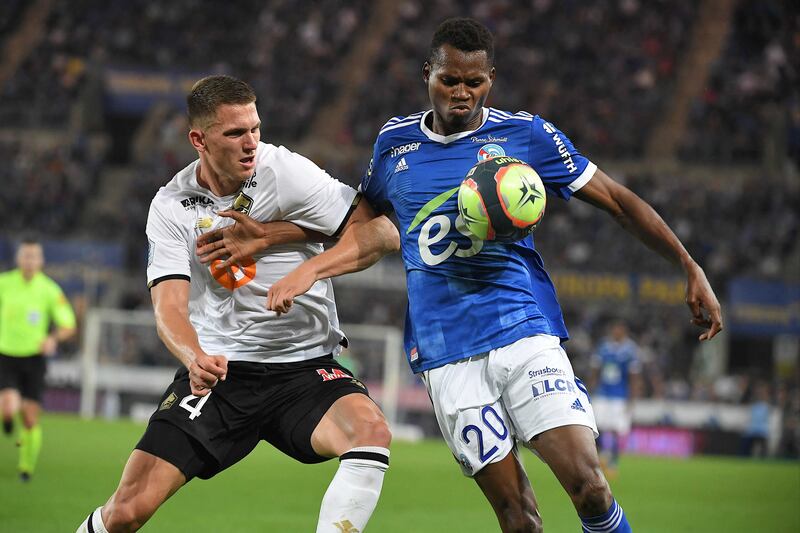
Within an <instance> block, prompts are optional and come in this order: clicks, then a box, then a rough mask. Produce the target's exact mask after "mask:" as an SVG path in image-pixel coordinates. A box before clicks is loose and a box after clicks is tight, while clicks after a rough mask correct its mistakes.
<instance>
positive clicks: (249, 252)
mask: <svg viewBox="0 0 800 533" xmlns="http://www.w3.org/2000/svg"><path fill="white" fill-rule="evenodd" d="M217 215H219V216H221V217H227V218H232V219H233V220H234V223H233V225H231V226H227V227H225V228H220V229H216V230H214V231H209V232H208V233H204V234H202V235H200V236H199V237H198V238H197V249H196V253H197V255H198V256H199V257H200V262H201V263H210V262H211V261H214V260H216V259H223V258H224V261H223V262H222V263H220V264H218V265H217V268H220V269H222V268H226V267H229V266H231V265H233V264H235V263H238V262H241V261H242V260H243V259H245V258H247V257H252V256H253V255H254V254H256V253H258V252H263V251H264V250H266V249H267V248H269V247H270V246H276V245H278V244H288V243H291V242H326V241H330V240H331V238H330V237H328V236H327V235H324V234H322V233H319V232H317V231H313V230H310V229H306V228H301V227H300V226H298V225H296V224H292V223H291V222H285V221H282V220H278V221H273V222H258V221H256V220H253V219H252V218H251V217H249V216H247V215H245V214H244V213H240V212H239V211H234V210H232V209H229V210H226V211H220V212H219V213H217Z"/></svg>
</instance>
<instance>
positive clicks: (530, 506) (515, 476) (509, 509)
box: [474, 449, 539, 519]
mask: <svg viewBox="0 0 800 533" xmlns="http://www.w3.org/2000/svg"><path fill="white" fill-rule="evenodd" d="M474 479H475V482H476V483H477V484H478V487H480V489H481V491H482V492H483V494H484V495H485V496H486V499H487V500H488V501H489V503H490V504H491V505H492V508H493V509H494V510H495V512H496V513H497V515H498V517H500V518H501V519H502V517H503V515H504V514H513V513H520V512H522V513H527V514H530V515H532V516H538V515H539V512H538V510H537V503H536V498H535V497H534V494H533V489H532V488H531V484H530V481H529V480H528V475H527V474H526V473H525V469H524V468H523V466H522V463H520V461H519V457H518V455H517V452H516V449H515V450H514V451H513V452H512V453H509V454H508V455H506V456H505V457H504V458H503V459H501V460H500V461H497V462H495V463H490V464H488V465H486V466H485V467H484V468H482V469H481V470H480V471H479V472H478V473H476V474H475V476H474Z"/></svg>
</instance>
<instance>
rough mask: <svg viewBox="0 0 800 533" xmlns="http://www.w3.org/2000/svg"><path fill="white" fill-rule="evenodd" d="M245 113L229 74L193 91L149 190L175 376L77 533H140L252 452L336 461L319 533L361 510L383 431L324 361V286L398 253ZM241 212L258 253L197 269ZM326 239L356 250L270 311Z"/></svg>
mask: <svg viewBox="0 0 800 533" xmlns="http://www.w3.org/2000/svg"><path fill="white" fill-rule="evenodd" d="M255 100H256V96H255V94H254V93H253V90H252V89H251V88H250V87H249V86H248V85H247V84H246V83H244V82H242V81H240V80H237V79H235V78H232V77H229V76H211V77H208V78H204V79H202V80H200V81H199V82H197V83H196V84H195V86H194V87H193V88H192V91H191V93H190V94H189V96H188V109H189V121H190V127H191V131H190V132H189V140H190V141H191V143H192V145H193V146H194V147H195V148H196V149H197V152H198V154H199V159H198V160H197V161H195V162H193V163H191V164H190V165H189V166H188V167H186V168H185V169H184V170H182V171H180V172H179V173H178V174H176V175H175V177H174V178H173V179H172V180H171V181H170V182H169V183H168V184H167V185H166V186H164V187H162V188H161V189H160V190H159V192H158V193H157V194H156V197H155V198H154V200H153V202H152V204H151V207H150V213H149V216H148V221H147V236H148V240H149V244H150V253H149V257H148V266H147V278H148V287H149V288H150V291H151V296H152V299H153V307H154V310H155V316H156V323H157V328H158V332H159V335H160V337H161V339H162V340H163V342H164V344H165V345H166V346H167V347H168V348H169V350H170V351H171V352H172V353H173V355H175V357H177V358H178V359H179V360H180V361H181V363H182V364H183V366H184V367H183V368H181V369H180V370H179V371H178V372H177V373H176V374H175V380H174V382H173V383H172V384H171V385H170V386H169V387H168V388H167V390H166V392H165V393H164V395H163V397H162V400H161V403H160V404H159V407H158V409H157V410H156V412H155V413H154V414H153V415H152V417H151V419H150V422H149V424H148V427H147V429H146V431H145V434H144V436H143V437H142V439H141V440H140V441H139V443H138V444H137V445H136V449H135V450H134V451H133V452H132V454H131V456H130V458H129V460H128V463H127V465H126V466H125V469H124V471H123V473H122V479H121V481H120V483H119V486H118V487H117V490H116V491H115V492H114V494H113V495H112V496H111V498H110V499H109V500H108V501H107V502H106V504H105V505H103V506H102V507H100V508H98V509H96V510H95V511H94V512H93V513H91V514H90V515H89V517H88V518H87V519H86V520H85V521H84V522H83V523H82V524H81V526H80V527H79V529H78V531H79V532H93V533H101V532H110V533H115V532H120V531H135V530H137V529H139V528H140V527H141V526H142V525H143V524H144V523H145V522H146V521H147V520H148V519H149V518H150V517H151V516H152V515H153V513H154V512H155V511H156V510H157V509H158V507H159V506H160V505H161V504H162V503H164V501H166V500H167V499H168V498H169V497H170V496H171V495H172V494H174V493H175V492H176V491H177V490H178V489H179V488H180V487H181V486H183V485H184V484H185V483H187V482H188V481H189V480H191V479H192V478H193V477H199V478H202V479H208V478H210V477H212V476H214V475H215V474H216V473H218V472H220V471H222V470H224V469H225V468H227V467H229V466H231V465H233V464H234V463H236V462H237V461H239V460H241V459H242V458H243V457H245V456H246V455H247V454H248V453H249V452H250V451H251V450H252V449H253V448H254V447H255V446H256V444H258V442H259V441H260V440H265V441H267V442H269V443H270V444H272V445H273V446H275V447H276V448H278V449H279V450H281V451H282V452H284V453H286V454H287V455H289V456H291V457H293V458H295V459H297V460H298V461H301V462H304V463H317V462H322V461H325V460H327V459H329V458H332V457H339V460H340V463H339V469H338V471H337V473H336V475H335V476H334V478H333V481H332V482H331V484H330V486H329V488H328V490H327V492H326V494H325V496H324V497H323V501H322V506H321V510H320V516H319V521H318V525H317V531H318V532H328V531H330V532H339V531H363V530H364V528H365V526H366V524H367V521H368V520H369V517H370V515H371V514H372V511H373V510H374V509H375V506H376V504H377V501H378V497H379V495H380V491H381V486H382V483H383V476H384V472H385V471H386V469H387V468H388V465H389V450H388V447H389V443H390V440H391V434H390V432H389V428H388V426H387V424H386V420H385V419H384V417H383V414H382V413H381V412H380V410H379V409H378V407H377V406H376V405H375V403H374V402H373V401H372V400H371V399H370V398H369V396H368V395H367V391H366V389H365V387H364V385H363V384H362V383H361V382H360V381H359V380H358V379H356V378H355V377H354V376H353V375H352V374H351V373H350V372H349V371H348V370H347V369H345V368H344V367H342V366H340V365H339V364H338V363H337V362H336V360H335V359H334V357H335V356H336V355H337V354H338V353H339V351H340V350H341V347H342V346H344V345H346V344H347V339H346V337H345V335H344V333H343V332H342V331H341V329H340V328H339V322H338V318H337V315H336V306H335V303H334V298H333V289H332V285H331V283H330V280H328V279H324V278H327V277H328V275H329V272H327V271H326V269H327V268H329V265H330V264H331V263H330V261H331V260H333V261H334V262H336V261H339V262H345V263H348V262H355V263H358V264H359V265H361V267H362V268H365V267H366V266H369V264H371V263H370V261H371V262H374V261H377V259H379V258H380V257H381V256H383V255H385V254H386V253H389V252H392V251H395V250H397V249H398V248H399V236H398V234H397V230H396V229H395V227H394V225H393V224H392V223H391V222H390V221H389V220H388V219H386V218H385V217H375V214H374V212H373V211H372V210H371V208H370V207H369V206H368V204H367V202H359V198H360V197H359V195H358V194H357V193H356V191H355V190H353V189H352V188H350V187H348V186H346V185H344V184H342V183H340V182H338V181H336V180H334V179H333V178H331V177H330V176H329V175H328V174H326V173H325V172H324V171H323V170H321V169H320V168H319V167H317V166H316V165H315V164H314V163H312V162H311V161H309V160H308V159H306V158H304V157H302V156H300V155H298V154H295V153H292V152H291V151H289V150H287V149H286V148H283V147H276V146H273V145H269V144H264V143H261V142H260V141H259V139H260V134H259V128H260V120H259V116H258V112H257V110H256V106H255ZM220 213H221V214H220ZM241 214H246V215H249V216H250V217H252V218H253V219H254V220H256V221H259V222H269V221H275V222H273V223H271V224H266V225H263V226H261V227H263V228H268V229H269V232H268V233H267V234H266V236H265V239H263V240H262V242H261V244H262V245H263V246H268V249H266V250H263V249H262V250H261V251H259V252H258V253H256V254H254V255H252V256H249V257H247V258H245V259H244V260H241V261H239V262H237V263H232V262H230V261H228V262H226V261H224V259H222V258H219V259H214V260H211V261H207V264H206V263H203V262H201V258H200V257H199V256H198V255H197V254H196V248H197V238H198V237H199V236H200V235H202V234H204V233H208V232H214V231H215V230H217V229H219V228H221V227H224V226H227V225H230V224H232V223H233V222H234V220H238V219H240V215H241ZM337 236H340V243H345V242H349V243H351V244H352V243H353V242H357V243H358V244H359V246H358V248H361V250H362V251H361V252H360V253H358V255H357V256H356V255H355V253H354V250H355V247H353V246H342V247H341V248H339V245H335V246H334V247H333V248H331V250H334V252H333V253H329V254H326V255H325V256H324V257H322V258H321V259H322V261H317V262H316V263H315V261H314V260H313V259H311V261H309V262H308V263H307V264H311V265H312V266H314V265H316V267H317V272H315V274H314V275H315V276H316V277H317V278H318V279H320V280H323V281H317V282H314V283H313V284H312V287H311V289H310V290H309V291H308V293H307V294H305V295H303V296H300V297H297V298H295V299H294V304H295V305H293V306H292V308H291V309H282V310H281V311H285V312H275V311H273V310H268V307H267V304H268V292H269V290H270V286H271V285H272V283H274V282H275V281H277V280H278V279H281V278H282V277H283V276H285V275H286V274H288V273H289V272H291V271H292V270H294V269H295V267H297V266H298V265H300V264H302V263H303V262H304V261H305V260H306V259H309V258H314V257H315V256H317V255H318V254H320V253H321V252H322V250H323V248H322V245H321V244H318V243H319V241H320V240H322V239H323V238H330V237H334V238H335V237H337ZM300 241H309V242H300ZM212 246H213V243H212ZM337 248H339V249H341V250H344V253H341V254H338V255H337V253H336V251H335V250H336V249H337ZM348 250H350V251H349V252H348ZM364 250H366V251H368V252H371V254H370V253H367V254H366V256H370V258H368V259H367V260H366V261H365V259H364V257H365V254H364V253H363V251H364ZM331 256H332V257H331ZM373 259H374V261H373ZM325 261H329V263H325ZM307 270H308V269H307Z"/></svg>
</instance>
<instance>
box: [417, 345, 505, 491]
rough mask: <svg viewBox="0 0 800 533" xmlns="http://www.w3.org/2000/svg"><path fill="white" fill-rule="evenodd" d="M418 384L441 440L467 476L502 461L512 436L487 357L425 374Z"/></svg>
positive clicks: (498, 388) (458, 363)
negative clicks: (421, 384) (426, 396)
mask: <svg viewBox="0 0 800 533" xmlns="http://www.w3.org/2000/svg"><path fill="white" fill-rule="evenodd" d="M423 380H424V381H425V385H426V387H427V388H428V394H429V395H430V397H431V401H432V402H433V409H434V412H435V413H436V421H437V422H438V424H439V429H440V430H441V432H442V436H443V437H444V439H445V442H447V445H448V447H449V448H450V451H451V452H452V453H453V456H454V457H455V458H456V460H457V461H458V462H459V464H460V465H461V469H462V472H463V473H464V475H466V476H474V475H475V474H476V473H477V472H479V471H481V470H482V469H483V468H484V467H486V466H487V465H489V464H492V463H496V462H499V461H501V460H502V459H503V458H505V457H506V456H507V455H508V454H509V453H510V452H511V450H512V449H513V448H514V434H513V431H512V425H511V423H510V419H509V417H508V412H507V411H506V408H505V406H504V405H503V402H502V401H501V400H500V387H499V386H498V384H497V383H496V381H495V380H494V379H493V378H492V376H491V372H490V365H489V358H488V356H480V357H473V358H470V359H465V360H462V361H458V362H456V363H451V364H448V365H444V366H442V367H439V368H435V369H432V370H429V371H426V372H425V373H424V374H423Z"/></svg>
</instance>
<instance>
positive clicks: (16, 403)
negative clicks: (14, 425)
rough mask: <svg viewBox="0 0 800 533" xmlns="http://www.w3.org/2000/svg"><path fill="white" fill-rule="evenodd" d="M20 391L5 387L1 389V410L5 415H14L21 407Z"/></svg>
mask: <svg viewBox="0 0 800 533" xmlns="http://www.w3.org/2000/svg"><path fill="white" fill-rule="evenodd" d="M20 402H21V400H20V397H19V392H18V391H17V390H16V389H12V388H5V389H2V390H0V410H2V413H3V416H4V417H10V416H13V415H14V414H15V413H16V412H17V411H19V408H20Z"/></svg>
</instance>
